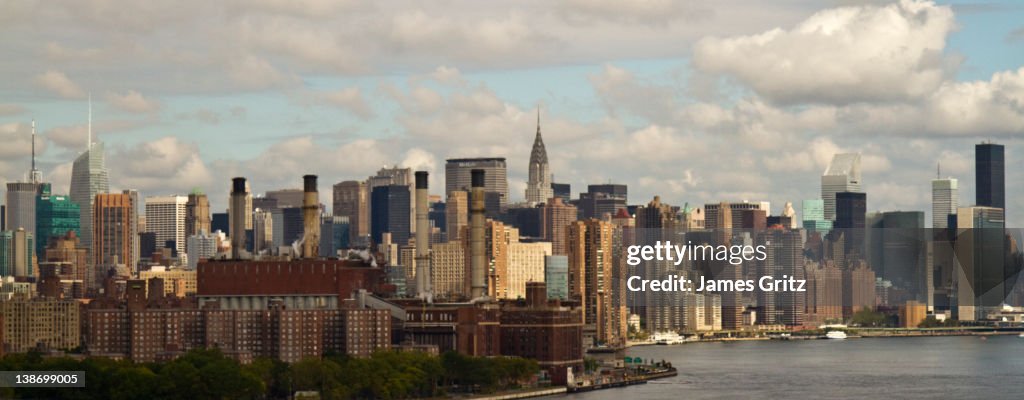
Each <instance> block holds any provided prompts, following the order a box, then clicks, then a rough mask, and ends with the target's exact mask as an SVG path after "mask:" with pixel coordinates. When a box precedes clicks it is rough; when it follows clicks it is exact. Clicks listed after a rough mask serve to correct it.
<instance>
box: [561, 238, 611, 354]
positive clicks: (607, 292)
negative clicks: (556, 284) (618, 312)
mask: <svg viewBox="0 0 1024 400" xmlns="http://www.w3.org/2000/svg"><path fill="white" fill-rule="evenodd" d="M613 231H614V225H612V224H611V223H610V222H605V221H602V220H598V219H588V220H585V221H575V222H573V223H571V224H569V228H568V230H567V232H566V235H567V240H566V243H567V245H568V248H569V254H568V256H569V296H570V297H572V298H578V299H580V300H581V302H582V304H583V316H584V323H585V324H587V325H595V326H596V328H597V336H596V339H597V341H598V343H618V342H619V341H621V340H624V338H621V337H619V329H618V328H617V327H616V324H615V323H614V321H613V319H612V315H613V308H614V306H613V303H612V293H613V288H612V283H613V281H614V280H615V279H617V278H622V277H615V276H613V274H612V264H613V260H612V257H611V255H612V243H613V233H614V232H613Z"/></svg>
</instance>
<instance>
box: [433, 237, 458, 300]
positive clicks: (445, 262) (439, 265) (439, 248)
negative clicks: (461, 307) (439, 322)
mask: <svg viewBox="0 0 1024 400" xmlns="http://www.w3.org/2000/svg"><path fill="white" fill-rule="evenodd" d="M466 259H467V257H466V249H465V245H464V244H463V243H462V242H461V241H458V242H456V241H452V242H447V243H435V244H434V245H433V246H431V249H430V281H431V287H432V288H433V289H434V297H435V298H438V299H458V298H461V297H464V296H466V295H467V293H466V292H465V291H464V288H465V283H466Z"/></svg>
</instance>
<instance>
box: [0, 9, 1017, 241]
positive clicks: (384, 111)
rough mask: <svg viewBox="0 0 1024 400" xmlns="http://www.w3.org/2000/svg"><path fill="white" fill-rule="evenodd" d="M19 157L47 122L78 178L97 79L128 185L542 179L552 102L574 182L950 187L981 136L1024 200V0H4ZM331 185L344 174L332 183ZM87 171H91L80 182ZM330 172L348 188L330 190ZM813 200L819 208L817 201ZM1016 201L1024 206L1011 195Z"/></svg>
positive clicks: (554, 126) (11, 157)
mask: <svg viewBox="0 0 1024 400" xmlns="http://www.w3.org/2000/svg"><path fill="white" fill-rule="evenodd" d="M0 10H4V12H0V14H2V15H3V16H0V30H2V31H3V33H2V34H0V51H2V52H3V54H5V55H9V56H10V57H9V58H8V60H9V62H5V63H2V64H0V73H2V74H3V75H4V76H6V77H8V79H4V80H2V81H0V136H2V139H3V140H5V141H7V142H8V143H10V145H9V146H7V149H6V150H4V151H0V177H2V178H3V180H6V181H13V180H17V179H21V178H22V177H23V176H24V174H25V173H26V169H27V165H28V158H27V154H26V153H27V149H28V143H27V141H26V136H27V132H28V131H27V129H28V128H27V127H28V121H29V120H31V119H33V118H35V119H36V120H37V121H38V122H37V123H38V126H39V135H40V139H39V146H40V148H41V151H42V153H41V155H40V160H41V165H42V169H43V172H44V176H46V178H47V179H48V180H50V181H52V182H54V184H55V187H56V188H57V190H60V188H61V187H66V185H67V182H68V179H69V175H70V162H71V161H72V160H73V158H74V156H75V155H76V154H77V152H79V151H81V149H82V148H84V146H85V137H84V136H85V135H84V132H85V120H86V109H87V106H86V103H87V101H86V97H87V94H88V93H91V94H92V97H93V110H94V111H93V115H94V124H93V129H94V132H96V134H97V137H98V138H99V140H101V141H103V142H104V143H106V144H107V147H108V149H109V150H108V153H109V154H108V158H109V159H110V160H109V162H108V164H109V167H110V169H111V178H112V186H113V187H114V188H129V187H131V188H136V189H139V190H141V191H142V192H143V194H144V195H163V194H172V193H184V192H186V191H188V190H190V189H191V188H194V187H201V188H204V189H205V190H206V191H207V192H209V193H211V195H212V196H213V200H214V206H215V207H218V206H220V207H223V206H224V205H225V204H226V203H224V194H225V193H226V192H227V187H228V183H227V182H228V179H229V178H230V177H231V176H234V175H244V176H248V177H250V179H251V180H252V182H253V186H254V189H255V190H256V191H258V192H262V191H265V190H270V189H276V188H281V187H295V186H298V183H299V177H300V176H301V175H302V174H304V173H310V172H312V173H318V174H320V175H321V176H322V177H323V179H322V182H325V184H326V183H327V182H334V181H337V180H343V179H360V178H365V177H366V176H367V175H369V174H371V173H373V172H374V171H375V170H376V169H377V168H380V167H381V166H383V165H385V164H388V165H392V164H402V165H407V166H411V167H417V168H426V169H428V170H431V171H433V172H435V173H434V175H433V178H432V185H433V187H437V188H439V187H441V184H442V183H443V182H442V181H441V177H440V174H439V173H438V172H440V171H443V169H441V167H442V166H443V160H444V159H445V158H448V157H455V156H505V157H508V158H509V162H510V171H509V176H510V188H511V190H512V192H513V193H512V198H513V200H515V199H519V198H522V189H523V188H524V187H525V183H524V181H525V174H526V158H527V157H528V151H529V146H530V144H531V140H532V136H533V131H534V126H533V125H534V123H535V122H534V121H535V116H534V112H535V111H534V110H535V108H536V107H538V106H540V107H541V110H542V120H543V125H544V126H543V131H544V134H545V140H546V141H547V143H548V151H549V158H551V160H552V163H553V168H552V169H553V172H554V174H555V176H556V180H558V181H567V182H569V183H572V184H573V186H574V191H576V192H579V191H582V190H584V189H583V188H584V185H585V184H587V183H595V182H604V181H607V180H613V181H617V182H624V183H627V184H629V185H630V191H631V193H630V200H631V202H632V203H641V202H646V201H647V200H649V199H650V198H651V197H652V196H654V195H656V194H658V195H661V196H662V197H663V198H664V199H666V200H668V201H669V202H670V203H674V204H682V203H684V202H690V203H703V202H717V201H723V200H727V201H738V200H752V201H754V200H768V201H771V202H772V204H773V207H774V208H781V206H782V204H783V203H784V202H786V201H792V202H794V203H799V201H800V200H802V199H805V198H814V197H816V196H817V194H818V193H817V191H818V187H817V185H818V182H817V180H818V175H819V174H820V173H821V171H822V170H824V164H827V161H828V159H829V158H830V157H831V154H834V153H835V152H839V151H859V152H861V153H862V154H864V156H865V164H866V165H865V171H866V172H865V186H866V188H867V191H868V193H869V208H871V209H873V210H876V209H916V210H928V209H929V208H930V205H929V196H930V193H929V192H928V184H929V182H928V181H929V179H931V178H932V176H933V175H934V169H935V168H934V165H935V164H936V163H939V162H941V163H943V165H944V168H943V170H944V171H946V173H945V174H948V175H953V176H955V177H957V178H959V179H961V182H962V183H961V187H962V188H963V191H962V194H961V203H963V204H967V203H971V199H972V198H973V167H972V166H971V162H970V161H971V159H972V158H973V144H974V143H977V142H978V141H980V140H983V139H989V138H991V139H994V140H996V141H999V142H1002V143H1005V144H1006V145H1007V146H1008V150H1007V152H1008V155H1007V158H1008V166H1007V169H1008V172H1009V173H1008V178H1007V180H1008V181H1007V186H1008V187H1009V188H1010V191H1009V192H1008V195H1009V197H1010V199H1008V203H1009V204H1011V205H1015V206H1017V208H1024V200H1022V199H1021V197H1022V192H1021V191H1020V190H1019V189H1016V188H1018V187H1022V186H1024V185H1021V183H1024V180H1022V179H1024V178H1022V177H1021V176H1019V175H1020V174H1016V173H1014V171H1021V170H1024V168H1021V167H1022V166H1024V162H1022V161H1021V160H1022V159H1024V156H1018V155H1017V154H1024V152H1021V150H1020V147H1021V146H1022V144H1024V143H1022V141H1021V137H1024V109H1021V107H1020V105H1019V104H1020V102H1021V101H1024V100H1022V99H1024V86H1021V85H1022V84H1021V82H1024V70H1021V67H1022V66H1024V5H1021V4H1018V3H1016V2H952V3H950V2H938V3H937V4H933V3H928V2H918V1H909V0H908V1H903V2H855V1H836V2H818V1H789V2H772V3H771V4H762V2H743V1H719V2H675V1H670V0H651V1H640V2H636V3H631V4H620V3H619V2H613V1H594V2H579V1H573V0H566V1H556V2H543V1H528V2H511V3H503V2H497V3H493V4H491V5H489V6H488V7H481V6H479V5H476V4H474V3H468V2H441V3H437V4H432V5H423V4H419V3H408V4H405V3H388V4H365V3H357V2H325V1H319V0H304V1H296V2H285V1H280V0H260V1H247V2H225V3H217V4H208V2H200V1H195V2H185V3H183V4H177V3H175V4H160V3H143V4H133V3H128V2H107V1H95V2H94V1H77V2H76V1H67V2H64V1H56V2H33V1H3V2H0ZM323 189H326V187H325V188H323ZM65 190H66V189H65ZM325 191H326V190H325ZM797 209H799V207H797ZM1009 215H1010V220H1011V223H1012V222H1016V223H1021V221H1024V218H1020V217H1024V212H1020V213H1014V212H1013V211H1012V210H1011V211H1010V212H1009Z"/></svg>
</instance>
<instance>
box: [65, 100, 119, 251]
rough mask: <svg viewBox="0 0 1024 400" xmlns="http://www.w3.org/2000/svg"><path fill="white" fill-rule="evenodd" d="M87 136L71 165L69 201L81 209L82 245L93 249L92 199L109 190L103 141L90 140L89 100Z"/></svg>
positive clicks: (90, 118)
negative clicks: (81, 151)
mask: <svg viewBox="0 0 1024 400" xmlns="http://www.w3.org/2000/svg"><path fill="white" fill-rule="evenodd" d="M88 131H89V136H88V139H87V141H86V142H85V152H83V153H82V154H81V155H79V156H78V158H76V159H75V163H74V164H73V165H72V166H71V188H70V190H69V193H71V201H73V202H75V203H76V204H78V207H79V209H80V210H81V215H80V218H79V219H80V221H81V222H80V223H79V224H78V225H79V228H80V229H81V232H82V246H84V247H87V248H90V249H94V250H95V246H93V245H92V235H93V231H94V230H93V229H92V221H93V218H92V211H93V201H95V199H96V195H97V194H99V193H107V192H109V191H110V182H109V178H108V177H107V167H106V165H105V163H104V158H103V143H93V142H92V102H91V101H90V102H89V126H88Z"/></svg>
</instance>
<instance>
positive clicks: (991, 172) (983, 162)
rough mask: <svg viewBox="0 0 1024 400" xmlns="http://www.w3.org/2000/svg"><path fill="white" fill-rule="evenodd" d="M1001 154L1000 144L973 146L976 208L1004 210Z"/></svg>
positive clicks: (1004, 166) (1004, 191)
mask: <svg viewBox="0 0 1024 400" xmlns="http://www.w3.org/2000/svg"><path fill="white" fill-rule="evenodd" d="M1003 153H1004V149H1003V145H1001V144H995V143H979V144H977V145H975V146H974V177H975V184H976V185H977V189H976V190H975V199H976V200H975V203H976V204H977V205H978V206H982V207H995V208H1002V209H1004V210H1005V209H1006V177H1005V174H1006V163H1005V161H1004V158H1003ZM1004 215H1005V214H1004Z"/></svg>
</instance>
